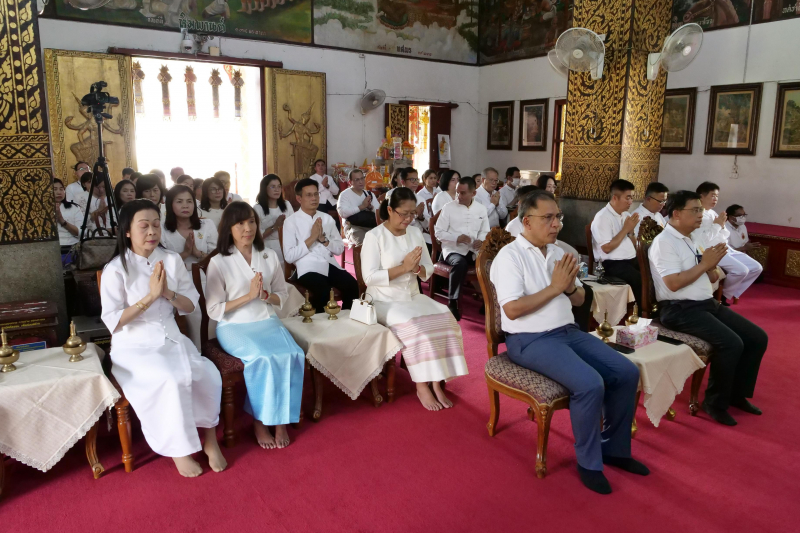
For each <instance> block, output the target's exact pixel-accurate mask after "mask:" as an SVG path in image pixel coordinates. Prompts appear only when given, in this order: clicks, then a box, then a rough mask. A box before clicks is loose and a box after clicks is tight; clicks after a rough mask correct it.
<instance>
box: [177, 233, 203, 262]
mask: <svg viewBox="0 0 800 533" xmlns="http://www.w3.org/2000/svg"><path fill="white" fill-rule="evenodd" d="M190 255H193V256H195V257H196V258H198V259H202V258H203V257H205V256H206V254H204V253H203V252H201V251H200V250H199V249H198V248H197V245H196V243H195V241H194V231H192V232H190V233H189V235H188V236H187V237H186V242H185V243H184V245H183V252H181V259H186V258H187V257H189V256H190Z"/></svg>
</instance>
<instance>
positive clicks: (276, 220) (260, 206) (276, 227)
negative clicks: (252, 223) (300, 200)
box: [253, 174, 294, 265]
mask: <svg viewBox="0 0 800 533" xmlns="http://www.w3.org/2000/svg"><path fill="white" fill-rule="evenodd" d="M253 209H254V210H255V212H256V216H257V217H258V221H259V227H260V228H261V236H262V237H263V238H264V244H265V245H266V246H268V247H269V248H270V249H272V250H273V251H274V252H275V254H276V255H277V256H278V260H279V261H280V262H281V265H283V251H282V250H281V243H280V241H279V240H278V232H279V231H280V229H281V228H282V227H283V222H284V220H286V217H288V216H289V215H291V214H292V213H294V209H292V204H290V203H289V202H287V201H286V200H284V198H283V184H282V183H281V179H280V178H279V177H278V176H276V175H275V174H267V175H266V176H264V179H262V180H261V187H260V189H259V192H258V196H256V205H254V206H253Z"/></svg>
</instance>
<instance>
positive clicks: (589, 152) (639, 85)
mask: <svg viewBox="0 0 800 533" xmlns="http://www.w3.org/2000/svg"><path fill="white" fill-rule="evenodd" d="M671 12H672V1H671V0H638V1H636V2H634V0H602V1H601V0H583V1H582V2H579V3H578V4H577V5H576V7H575V13H574V23H573V25H574V26H575V27H584V28H588V29H590V30H592V31H594V32H595V33H598V34H605V35H606V40H605V45H606V56H605V66H604V70H603V77H602V78H601V79H599V80H592V79H591V77H590V75H589V73H588V72H587V73H579V72H570V74H569V83H568V89H567V116H566V132H565V141H566V142H565V145H564V159H563V167H562V168H563V171H562V184H561V196H562V197H565V198H576V199H583V200H607V199H608V186H609V184H610V183H611V182H612V181H613V180H615V179H617V178H623V179H627V180H629V181H631V182H633V183H634V184H635V185H636V196H635V197H636V198H637V199H641V197H642V194H643V193H644V189H645V187H646V186H647V184H648V183H650V182H651V181H655V180H656V179H657V178H658V165H659V156H660V149H661V126H662V112H663V106H664V90H665V88H666V81H667V76H666V73H665V72H663V71H662V72H661V74H660V75H659V76H658V78H657V79H656V80H655V81H648V80H647V54H648V52H656V51H659V50H661V47H662V45H663V44H664V39H665V38H666V37H667V36H668V35H669V30H670V15H671Z"/></svg>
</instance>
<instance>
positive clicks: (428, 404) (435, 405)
mask: <svg viewBox="0 0 800 533" xmlns="http://www.w3.org/2000/svg"><path fill="white" fill-rule="evenodd" d="M417 398H419V401H420V402H422V406H423V407H424V408H425V409H427V410H428V411H438V410H440V409H442V404H440V403H439V402H437V401H436V398H434V397H433V393H432V392H431V389H430V388H429V387H428V384H427V383H417Z"/></svg>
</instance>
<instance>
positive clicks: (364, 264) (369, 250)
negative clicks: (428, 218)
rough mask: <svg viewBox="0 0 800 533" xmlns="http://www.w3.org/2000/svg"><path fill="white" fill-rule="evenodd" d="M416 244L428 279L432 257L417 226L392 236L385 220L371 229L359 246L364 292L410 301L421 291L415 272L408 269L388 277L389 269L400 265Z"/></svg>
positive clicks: (383, 299)
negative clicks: (400, 273) (420, 251)
mask: <svg viewBox="0 0 800 533" xmlns="http://www.w3.org/2000/svg"><path fill="white" fill-rule="evenodd" d="M417 246H419V247H420V248H421V249H422V258H421V259H420V261H419V264H420V266H421V267H422V268H424V269H425V277H424V278H422V280H423V281H425V280H427V279H428V278H430V277H431V274H433V261H431V256H430V254H429V253H428V247H427V246H425V240H424V239H423V237H422V232H421V231H419V230H418V229H417V228H414V227H410V226H409V227H408V228H406V234H405V235H401V236H399V237H398V236H395V235H394V234H393V233H392V232H391V231H389V230H388V229H387V228H386V225H385V224H381V225H380V226H378V227H376V228H373V229H371V230H370V231H368V232H367V234H366V235H365V236H364V245H363V246H362V247H361V275H362V277H363V278H364V283H366V285H367V294H369V295H370V296H372V298H373V300H375V301H379V302H410V301H411V298H412V297H413V296H416V295H418V294H420V292H419V283H417V277H418V276H417V275H416V274H414V273H411V272H408V273H406V274H403V275H402V276H398V277H396V278H394V279H393V280H391V281H389V269H391V268H394V267H396V266H399V265H401V264H402V263H403V259H405V257H406V256H407V255H408V254H409V253H410V252H411V250H413V249H414V248H416V247H417Z"/></svg>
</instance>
